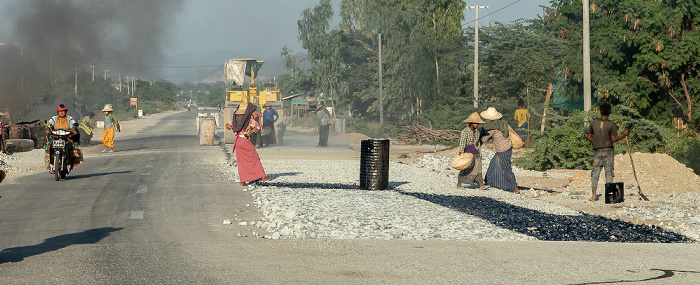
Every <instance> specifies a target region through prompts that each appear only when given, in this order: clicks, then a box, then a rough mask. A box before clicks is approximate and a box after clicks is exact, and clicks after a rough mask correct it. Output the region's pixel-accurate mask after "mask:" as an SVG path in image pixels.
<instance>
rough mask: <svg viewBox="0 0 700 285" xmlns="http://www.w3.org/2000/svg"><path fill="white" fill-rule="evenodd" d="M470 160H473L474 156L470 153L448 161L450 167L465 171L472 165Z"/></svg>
mask: <svg viewBox="0 0 700 285" xmlns="http://www.w3.org/2000/svg"><path fill="white" fill-rule="evenodd" d="M472 160H474V155H472V154H471V153H467V152H465V153H462V154H458V155H456V156H455V157H453V158H452V160H451V161H450V167H452V168H454V169H457V170H463V169H467V168H468V167H469V166H470V165H472Z"/></svg>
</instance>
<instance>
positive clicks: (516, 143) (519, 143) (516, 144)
mask: <svg viewBox="0 0 700 285" xmlns="http://www.w3.org/2000/svg"><path fill="white" fill-rule="evenodd" d="M508 137H510V141H511V142H513V149H521V148H522V147H523V146H525V143H524V142H523V139H521V138H520V136H519V135H518V134H517V133H514V132H510V134H509V135H508Z"/></svg>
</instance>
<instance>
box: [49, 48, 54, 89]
mask: <svg viewBox="0 0 700 285" xmlns="http://www.w3.org/2000/svg"><path fill="white" fill-rule="evenodd" d="M49 81H50V82H51V86H52V87H53V56H52V55H51V53H49ZM51 95H53V90H52V91H51Z"/></svg>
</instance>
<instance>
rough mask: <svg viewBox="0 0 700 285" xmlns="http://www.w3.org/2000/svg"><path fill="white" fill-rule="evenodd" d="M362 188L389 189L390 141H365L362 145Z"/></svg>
mask: <svg viewBox="0 0 700 285" xmlns="http://www.w3.org/2000/svg"><path fill="white" fill-rule="evenodd" d="M360 188H361V189H367V190H386V189H389V140H363V141H362V143H361V144H360Z"/></svg>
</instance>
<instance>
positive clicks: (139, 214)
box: [129, 211, 144, 220]
mask: <svg viewBox="0 0 700 285" xmlns="http://www.w3.org/2000/svg"><path fill="white" fill-rule="evenodd" d="M143 212H144V211H131V218H129V219H131V220H143Z"/></svg>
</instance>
